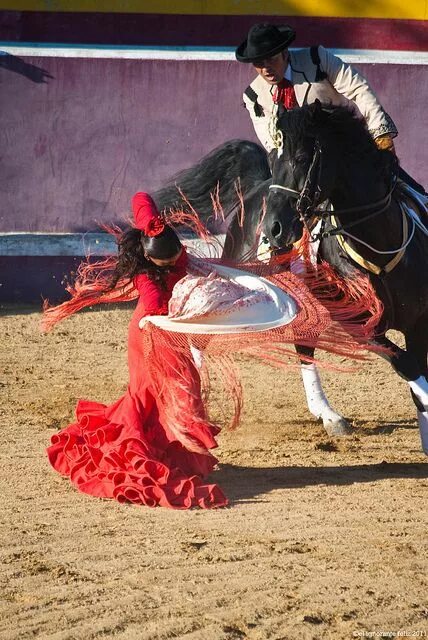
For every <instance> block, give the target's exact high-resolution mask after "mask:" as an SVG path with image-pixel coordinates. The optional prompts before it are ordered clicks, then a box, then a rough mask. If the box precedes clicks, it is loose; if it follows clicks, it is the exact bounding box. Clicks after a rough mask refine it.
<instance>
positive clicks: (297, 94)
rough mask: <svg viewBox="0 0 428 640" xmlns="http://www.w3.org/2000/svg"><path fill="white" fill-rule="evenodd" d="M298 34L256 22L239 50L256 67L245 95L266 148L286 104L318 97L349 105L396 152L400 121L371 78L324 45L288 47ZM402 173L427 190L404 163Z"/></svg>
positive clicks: (270, 145)
mask: <svg viewBox="0 0 428 640" xmlns="http://www.w3.org/2000/svg"><path fill="white" fill-rule="evenodd" d="M295 37H296V34H295V31H294V29H292V27H290V26H288V25H278V26H275V25H273V24H267V23H262V24H256V25H254V26H253V27H251V29H250V31H249V32H248V37H247V38H246V39H245V40H244V42H243V43H242V44H240V45H239V47H238V48H237V49H236V52H235V55H236V59H237V60H238V61H239V62H244V63H252V64H253V66H254V67H255V70H256V71H257V77H256V78H255V80H253V82H252V83H251V84H250V86H249V87H247V89H246V90H245V91H244V94H243V99H244V104H245V107H246V108H247V110H248V112H249V114H250V117H251V120H252V123H253V126H254V130H255V133H256V135H257V137H258V138H259V140H260V142H261V144H262V145H263V147H264V148H265V149H266V151H268V152H270V151H272V150H273V149H274V148H275V147H276V146H277V143H276V139H275V136H276V133H277V129H276V122H277V118H278V117H279V116H280V115H281V113H282V112H283V111H284V109H292V108H294V107H301V106H303V105H305V104H310V103H313V102H315V100H319V101H320V102H321V103H324V104H331V105H333V106H347V107H348V108H349V109H350V110H351V111H352V112H353V113H354V114H355V117H357V118H362V119H365V121H366V123H367V128H368V130H369V132H370V134H371V135H372V137H373V139H374V141H375V143H376V145H377V146H378V147H379V148H380V149H388V150H390V151H393V152H395V149H394V142H393V138H395V137H396V136H397V134H398V131H397V127H396V126H395V124H394V122H393V120H392V118H391V117H390V116H389V115H388V113H386V111H385V110H384V109H383V108H382V106H381V105H380V103H379V101H378V99H377V97H376V95H375V94H374V93H373V90H372V89H371V87H370V85H369V83H368V82H367V80H366V79H365V78H364V77H363V76H362V75H361V74H360V73H359V72H357V71H356V70H355V69H354V68H353V67H352V66H351V65H349V64H347V63H345V62H343V61H342V60H341V59H340V58H338V57H337V56H335V55H333V54H332V53H331V52H329V51H327V49H325V48H324V47H322V46H318V47H310V48H304V49H298V50H295V51H289V50H288V47H289V45H290V44H291V43H292V42H293V41H294V39H295ZM399 177H400V178H401V179H402V180H404V182H407V183H408V184H409V185H410V186H411V187H413V188H414V189H416V190H417V191H419V192H421V193H424V189H423V187H421V185H419V184H418V183H417V182H415V181H414V180H413V178H411V176H409V175H408V174H407V173H406V172H405V171H404V170H403V169H402V168H401V167H400V168H399Z"/></svg>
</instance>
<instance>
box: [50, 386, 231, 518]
mask: <svg viewBox="0 0 428 640" xmlns="http://www.w3.org/2000/svg"><path fill="white" fill-rule="evenodd" d="M129 404H130V396H129V395H125V396H123V397H122V398H121V399H120V400H119V401H118V402H116V403H115V404H114V405H112V406H110V407H108V406H106V405H104V404H101V403H97V402H89V401H80V402H79V403H78V405H77V409H76V415H77V422H76V423H74V424H71V425H69V426H68V427H66V428H65V429H63V430H62V431H60V432H59V433H58V434H55V435H54V436H52V439H51V443H52V444H51V446H50V447H49V448H48V450H47V452H48V457H49V461H50V463H51V465H52V466H53V467H54V469H56V471H58V472H59V473H60V474H62V475H63V476H68V477H69V478H70V480H71V482H72V483H73V484H74V485H75V486H76V488H77V489H78V490H79V491H81V492H82V493H87V494H90V495H92V496H95V497H98V498H114V499H115V500H118V502H131V503H134V504H140V505H146V506H148V507H155V506H162V507H169V508H172V509H189V508H191V507H196V506H198V507H202V508H204V509H207V508H213V507H222V506H225V505H226V504H227V499H226V497H225V496H224V494H223V492H222V491H221V489H220V488H219V487H218V486H217V485H216V484H206V483H204V481H203V479H204V478H205V477H206V476H207V474H208V473H209V472H210V471H212V469H213V467H214V466H215V464H216V463H217V460H216V458H215V457H214V456H213V455H211V454H210V453H209V452H208V451H207V453H206V454H203V453H193V452H189V451H187V450H186V449H185V448H184V447H183V446H182V445H181V444H180V443H179V442H177V441H171V442H168V443H167V445H166V446H164V445H165V438H166V437H167V435H166V432H165V431H164V430H162V428H161V425H160V423H159V422H157V428H156V429H154V428H151V427H150V423H152V427H153V426H154V425H153V419H156V415H155V416H153V415H151V416H147V417H148V420H147V421H144V420H143V421H141V423H140V424H141V425H143V426H142V427H140V428H137V427H136V425H135V421H134V420H133V419H132V418H133V416H132V411H131V415H130V418H131V420H129V421H127V420H126V416H127V415H129ZM136 410H138V407H135V406H134V411H136ZM155 414H156V412H155ZM111 415H113V416H120V417H121V420H122V422H121V423H117V422H114V421H111ZM147 426H148V427H149V428H148V429H147ZM144 427H146V428H144ZM193 427H194V429H192V437H193V438H194V439H195V440H196V441H200V442H201V443H202V442H203V441H206V435H207V434H206V433H198V432H197V431H196V429H197V427H198V423H195V424H194V425H193ZM214 435H215V434H214V433H213V434H212V439H213V436H214ZM214 442H215V441H214ZM211 444H212V443H211Z"/></svg>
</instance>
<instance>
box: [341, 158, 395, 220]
mask: <svg viewBox="0 0 428 640" xmlns="http://www.w3.org/2000/svg"><path fill="white" fill-rule="evenodd" d="M388 188H389V185H386V183H385V181H384V180H383V179H379V178H378V170H375V168H374V167H373V166H372V165H371V163H370V164H365V163H361V162H358V161H356V162H355V165H354V167H353V168H352V170H345V171H342V175H341V176H340V177H339V179H338V180H336V187H335V188H334V190H333V193H332V195H331V202H332V204H333V206H334V208H335V209H349V208H354V207H360V206H365V205H368V204H371V203H372V202H378V201H380V200H381V199H382V198H383V197H384V196H385V195H386V193H387V191H388Z"/></svg>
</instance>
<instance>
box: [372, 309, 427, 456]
mask: <svg viewBox="0 0 428 640" xmlns="http://www.w3.org/2000/svg"><path fill="white" fill-rule="evenodd" d="M405 337H406V351H404V350H403V349H400V347H398V346H397V345H396V344H394V343H393V342H391V340H389V339H388V338H386V337H385V336H383V337H379V338H377V339H376V341H375V342H376V343H377V344H380V345H382V346H384V347H387V348H388V349H389V350H390V353H386V354H381V355H382V357H384V358H385V360H387V361H388V362H389V363H390V364H391V366H392V367H393V369H394V370H395V371H396V372H397V373H398V375H399V376H401V377H402V378H404V380H406V382H407V383H408V384H409V387H410V391H411V394H412V399H413V402H414V403H415V405H416V408H417V412H418V422H419V429H420V434H421V442H422V449H423V450H424V452H425V453H426V454H427V455H428V379H427V375H428V365H427V350H428V337H427V335H426V321H425V322H420V323H419V325H416V326H415V327H413V328H412V330H411V331H408V332H407V333H406V334H405Z"/></svg>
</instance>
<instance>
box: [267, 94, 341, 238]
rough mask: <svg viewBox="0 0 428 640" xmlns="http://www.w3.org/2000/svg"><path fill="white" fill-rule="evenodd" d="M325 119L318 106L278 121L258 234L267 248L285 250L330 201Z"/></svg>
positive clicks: (331, 169)
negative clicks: (278, 139) (278, 144)
mask: <svg viewBox="0 0 428 640" xmlns="http://www.w3.org/2000/svg"><path fill="white" fill-rule="evenodd" d="M327 118H328V113H327V111H325V110H324V109H323V108H322V106H321V104H320V103H319V102H316V103H315V104H312V105H310V106H307V107H303V108H300V109H294V110H292V111H288V112H286V113H284V115H283V116H282V117H281V118H280V119H279V121H278V130H279V131H280V132H281V133H280V135H281V134H282V145H281V147H280V148H279V149H278V152H276V151H274V152H272V158H271V163H272V184H271V186H270V189H269V196H268V198H267V203H266V214H265V217H264V221H263V231H264V234H265V235H266V236H267V238H268V240H269V243H270V245H271V246H272V247H273V248H288V247H291V245H292V244H293V243H294V242H296V241H297V240H299V239H300V238H301V237H302V233H303V228H304V225H306V224H309V223H310V220H311V219H312V218H313V216H314V212H315V210H316V208H317V207H318V206H319V205H320V204H322V202H324V201H325V200H326V199H327V198H328V197H329V195H330V192H331V190H332V188H333V185H334V181H335V176H336V172H337V160H336V159H335V158H336V156H337V154H332V153H329V150H330V146H331V145H330V144H329V141H328V139H326V136H324V135H323V125H324V124H325V122H326V120H327Z"/></svg>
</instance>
